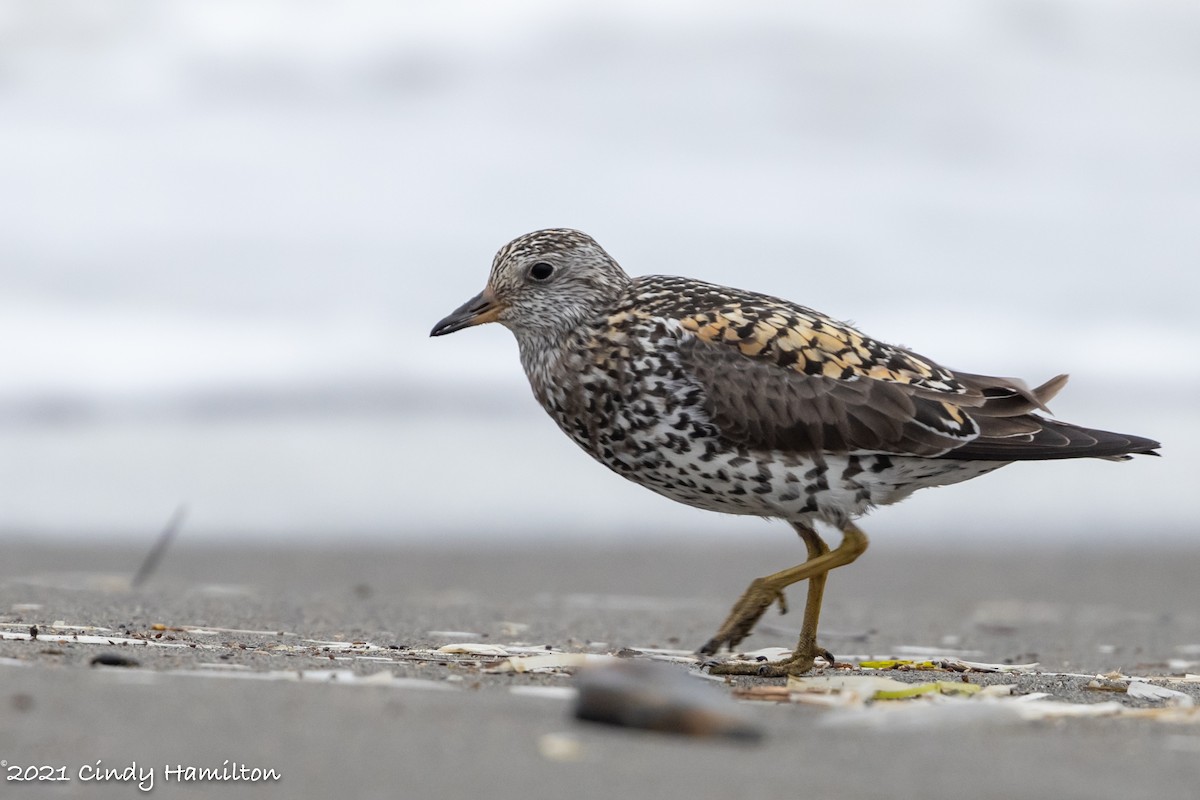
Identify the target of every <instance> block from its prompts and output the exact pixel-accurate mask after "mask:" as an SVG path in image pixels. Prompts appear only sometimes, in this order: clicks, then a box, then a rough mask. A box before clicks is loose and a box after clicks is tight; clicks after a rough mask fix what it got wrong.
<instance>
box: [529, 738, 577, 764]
mask: <svg viewBox="0 0 1200 800" xmlns="http://www.w3.org/2000/svg"><path fill="white" fill-rule="evenodd" d="M537 748H538V755H540V756H541V757H542V758H544V759H546V760H547V761H579V760H581V759H582V758H583V742H581V741H579V737H578V736H572V735H571V734H569V733H547V734H544V735H542V736H539V737H538V742H537Z"/></svg>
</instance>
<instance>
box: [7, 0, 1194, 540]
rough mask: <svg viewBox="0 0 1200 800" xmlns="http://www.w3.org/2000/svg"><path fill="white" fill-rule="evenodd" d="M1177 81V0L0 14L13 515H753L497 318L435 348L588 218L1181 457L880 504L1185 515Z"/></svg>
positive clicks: (956, 522) (628, 256) (1095, 520)
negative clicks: (490, 272)
mask: <svg viewBox="0 0 1200 800" xmlns="http://www.w3.org/2000/svg"><path fill="white" fill-rule="evenodd" d="M1197 85H1200V7H1197V6H1196V5H1195V4H1194V3H1185V2H1133V1H1132V0H1124V1H1121V0H1112V1H1111V2H1105V3H1079V2H1064V1H1055V2H1029V1H1028V0H994V1H992V2H967V3H963V2H950V1H949V0H927V2H920V3H911V4H904V6H903V8H901V7H899V6H894V5H893V4H888V3H861V2H860V3H838V4H830V5H827V6H821V5H811V4H805V5H803V6H793V5H792V4H786V3H766V2H764V3H751V4H742V5H739V6H738V9H737V10H736V11H733V10H731V7H728V6H727V5H725V4H719V3H713V2H701V3H689V4H686V5H685V4H682V3H660V4H655V5H653V6H652V7H651V6H647V5H645V4H637V3H632V2H619V3H606V4H583V5H574V4H572V5H569V6H564V5H562V4H557V3H551V2H547V1H545V0H543V1H542V2H536V1H535V0H524V1H523V2H514V3H506V4H503V5H498V4H488V3H482V2H468V1H467V0H460V1H459V2H442V3H419V2H383V1H382V0H379V1H377V2H367V1H365V0H360V1H359V2H343V3H337V4H334V3H331V2H315V1H314V2H306V3H299V4H298V3H283V2H271V3H241V2H238V3H234V2H195V3H193V2H178V3H172V4H160V3H153V2H140V3H137V2H135V3H108V2H84V3H57V2H47V3H23V2H0V186H2V187H3V191H0V219H2V220H3V223H2V225H3V232H2V234H0V487H3V488H2V490H0V530H2V531H6V532H9V533H15V534H22V533H33V534H37V535H52V534H58V535H65V534H72V535H133V534H135V533H139V534H140V533H141V532H143V531H146V530H152V529H153V528H155V527H156V526H157V525H158V524H160V522H161V520H164V519H165V518H166V516H167V515H168V514H169V513H170V511H171V509H172V508H173V507H174V506H175V505H176V504H177V503H179V502H188V503H189V504H190V507H191V509H192V517H191V522H190V523H189V530H191V531H193V533H194V534H195V535H199V534H204V535H210V536H215V535H236V536H243V535H246V536H257V535H280V536H283V535H286V536H297V535H299V536H330V535H346V536H351V535H376V536H392V537H397V538H404V537H416V536H443V537H451V536H466V535H493V534H495V535H509V536H512V535H519V534H539V535H540V534H546V533H557V534H561V535H574V536H592V535H614V532H616V535H620V534H621V533H622V532H624V534H626V535H633V533H634V532H636V533H638V534H641V533H642V532H652V533H661V534H663V535H666V534H670V533H671V532H677V533H695V532H696V531H699V530H706V531H724V530H729V529H731V526H732V527H736V526H739V525H742V526H746V528H747V530H750V529H757V528H755V526H756V525H760V523H757V522H756V521H753V520H750V521H746V520H740V521H739V520H732V519H724V518H720V517H717V516H715V515H705V514H702V513H700V512H696V511H692V510H690V509H686V508H682V507H677V506H674V505H673V504H670V503H667V502H666V501H665V500H661V499H659V498H657V497H655V496H653V495H651V494H649V493H647V492H644V491H642V490H639V489H637V487H634V486H632V485H628V484H626V483H624V482H623V481H621V480H620V479H619V478H616V477H615V476H611V475H608V474H607V473H605V472H604V471H603V470H602V468H600V467H598V466H596V465H594V464H592V463H590V461H588V459H586V458H585V457H584V456H583V455H582V454H580V453H579V452H577V451H576V450H575V448H574V447H573V445H571V444H570V443H569V442H568V441H566V440H565V439H564V438H563V437H561V436H560V434H558V432H557V431H556V430H555V429H554V428H553V425H551V424H550V423H549V421H548V420H546V419H544V418H543V417H542V415H541V412H540V410H538V409H537V408H536V407H535V405H534V404H533V402H532V400H531V399H530V398H529V393H528V389H527V388H525V386H524V385H523V377H522V375H521V374H520V369H519V366H518V364H517V361H516V356H515V347H514V346H513V344H512V342H511V341H510V337H509V336H508V334H507V333H506V332H505V331H503V330H500V329H486V330H478V331H470V332H466V333H462V334H459V335H457V336H454V337H451V338H449V339H439V340H436V341H431V340H429V339H427V338H426V336H427V333H428V330H429V327H430V326H431V325H432V323H433V322H434V321H435V320H436V319H438V318H439V317H440V316H442V315H443V314H444V313H445V312H447V311H449V310H450V309H451V308H453V307H454V306H456V305H457V304H458V303H459V302H460V301H461V300H463V299H465V298H466V297H467V296H469V295H471V294H473V293H474V292H476V291H477V290H478V289H479V288H480V287H481V286H482V283H483V280H484V278H485V277H486V272H487V268H488V266H489V263H490V259H491V255H492V253H493V252H494V251H495V249H496V248H497V247H499V245H501V244H503V243H504V241H506V240H507V239H509V238H511V237H513V236H515V235H517V234H519V233H522V232H525V231H527V230H532V229H535V228H539V227H546V226H551V225H570V226H574V227H579V228H582V229H584V230H587V231H589V232H590V233H592V234H594V235H595V236H596V237H597V238H598V239H599V240H600V241H601V242H602V243H603V244H605V245H606V246H607V247H608V249H609V250H610V251H611V252H612V253H613V254H614V255H615V256H616V257H617V258H618V259H619V260H621V261H622V263H624V264H625V266H626V268H627V269H628V270H629V271H630V272H632V273H635V274H636V273H647V272H674V273H686V274H689V275H692V276H694V277H699V278H704V279H707V280H712V281H715V282H720V283H729V284H735V285H741V286H745V287H748V288H755V289H758V290H761V291H767V292H770V293H773V294H778V295H781V296H785V297H789V298H792V299H795V300H797V301H799V302H803V303H806V304H809V305H813V306H815V307H817V308H820V309H822V310H824V311H826V312H828V313H831V314H833V315H835V316H839V317H843V318H853V319H854V320H855V321H856V322H858V323H859V325H860V326H861V327H863V328H864V329H865V330H866V331H867V332H868V333H871V334H872V335H875V336H877V337H879V338H884V339H890V340H893V341H898V342H902V343H905V344H907V345H909V346H912V347H914V348H915V349H917V350H918V351H921V352H925V353H927V354H929V355H930V356H931V357H934V358H936V359H938V360H940V361H942V362H943V363H946V364H948V365H951V366H959V367H962V368H965V369H969V370H972V371H982V372H993V373H996V374H1009V375H1012V374H1015V375H1022V376H1026V377H1028V378H1029V379H1031V380H1034V381H1038V380H1042V379H1044V378H1046V377H1049V376H1050V375H1052V374H1055V373H1056V372H1059V371H1063V370H1068V371H1071V372H1072V373H1073V375H1074V379H1073V381H1072V384H1071V386H1070V387H1069V388H1068V389H1067V391H1066V393H1065V394H1064V395H1063V396H1062V397H1061V398H1060V399H1059V400H1058V401H1057V402H1056V405H1055V410H1056V411H1057V412H1058V413H1060V414H1061V415H1062V416H1063V417H1064V418H1067V419H1073V420H1077V421H1080V422H1083V423H1087V424H1094V425H1097V426H1100V427H1108V428H1112V429H1118V430H1129V431H1131V432H1135V433H1142V434H1147V435H1152V436H1158V437H1160V438H1162V439H1163V440H1164V441H1166V443H1167V445H1168V448H1167V450H1166V451H1165V452H1166V453H1167V457H1166V458H1164V459H1162V460H1161V461H1150V460H1147V459H1140V460H1139V461H1138V462H1137V463H1134V464H1124V465H1113V464H1107V463H1100V464H1062V465H1058V464H1056V465H1039V466H1027V467H1021V468H1013V469H1009V470H1004V471H1002V472H1001V473H999V474H997V475H995V476H990V477H989V478H987V479H985V480H980V481H977V482H974V483H972V484H969V485H966V486H961V487H956V488H954V489H953V490H948V491H945V492H937V493H925V494H924V495H921V496H919V497H918V498H917V499H914V500H913V501H911V502H910V503H909V504H906V505H904V506H902V507H900V508H898V509H895V510H889V511H888V512H886V514H883V515H880V519H879V520H878V521H875V520H872V522H873V523H875V525H876V526H886V528H888V529H891V530H898V531H899V530H902V531H904V533H905V535H915V534H916V533H918V532H925V533H926V534H928V535H933V534H937V532H941V533H940V534H938V535H950V534H953V533H954V532H956V531H957V530H959V529H960V528H961V526H963V525H964V524H966V525H967V526H968V527H970V528H973V529H979V528H981V527H988V526H991V527H993V528H995V529H997V530H1005V531H1006V532H1008V533H1012V534H1016V533H1020V534H1022V535H1023V536H1026V537H1034V538H1037V537H1044V536H1064V535H1075V536H1082V535H1092V534H1091V533H1090V532H1091V531H1094V530H1097V529H1099V530H1102V531H1103V535H1104V536H1116V537H1121V536H1132V537H1141V536H1148V535H1155V536H1157V535H1161V534H1162V532H1169V531H1183V532H1184V535H1186V534H1187V533H1188V532H1190V531H1191V530H1193V529H1194V520H1195V519H1196V511H1197V503H1196V501H1195V499H1194V498H1195V495H1194V493H1193V492H1192V491H1191V488H1190V487H1191V486H1192V484H1193V483H1194V481H1195V479H1196V478H1197V477H1200V476H1198V474H1197V470H1196V469H1195V468H1194V467H1191V466H1189V465H1188V463H1187V462H1186V454H1187V453H1189V452H1192V451H1194V450H1195V449H1197V448H1200V424H1198V423H1197V419H1196V414H1195V411H1194V408H1195V400H1194V398H1195V396H1196V390H1197V389H1200V379H1198V378H1197V377H1196V373H1195V370H1193V369H1192V368H1191V364H1192V363H1193V362H1194V360H1195V356H1194V353H1196V352H1197V351H1198V350H1200V321H1198V320H1197V317H1196V315H1195V312H1194V306H1195V300H1196V296H1197V293H1198V290H1200V279H1198V278H1197V277H1196V270H1195V265H1196V263H1197V255H1198V254H1200V226H1197V225H1196V224H1195V220H1196V219H1197V216H1198V212H1200V149H1198V148H1197V145H1196V142H1197V141H1200V102H1198V101H1197V94H1196V91H1195V87H1196V86H1197ZM1172 456H1174V457H1172ZM1072 532H1073V533H1072Z"/></svg>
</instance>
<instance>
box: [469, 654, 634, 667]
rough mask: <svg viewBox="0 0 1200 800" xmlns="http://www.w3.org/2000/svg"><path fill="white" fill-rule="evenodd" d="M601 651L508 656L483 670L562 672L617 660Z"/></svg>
mask: <svg viewBox="0 0 1200 800" xmlns="http://www.w3.org/2000/svg"><path fill="white" fill-rule="evenodd" d="M618 660H621V659H618V658H617V657H616V656H610V655H604V654H602V653H557V652H556V653H546V654H545V655H532V656H509V657H508V658H506V659H504V660H503V661H501V662H500V663H498V664H496V665H494V666H492V667H491V668H489V669H486V670H484V672H564V671H566V670H574V669H577V668H579V667H585V666H588V665H592V666H596V665H598V664H603V663H606V662H609V661H618Z"/></svg>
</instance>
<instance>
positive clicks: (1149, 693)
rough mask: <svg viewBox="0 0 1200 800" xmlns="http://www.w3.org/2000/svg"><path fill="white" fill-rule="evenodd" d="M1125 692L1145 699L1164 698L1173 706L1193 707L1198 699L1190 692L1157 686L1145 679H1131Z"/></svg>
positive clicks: (1156, 699) (1163, 699)
mask: <svg viewBox="0 0 1200 800" xmlns="http://www.w3.org/2000/svg"><path fill="white" fill-rule="evenodd" d="M1125 693H1126V694H1128V695H1129V696H1130V697H1137V698H1141V699H1143V700H1155V701H1158V700H1162V701H1165V702H1166V704H1167V705H1168V706H1171V707H1173V708H1191V707H1192V706H1194V705H1196V700H1195V699H1194V698H1193V697H1192V696H1191V695H1190V694H1185V693H1184V692H1181V691H1178V690H1176V689H1168V688H1167V687H1165V686H1155V685H1154V684H1152V683H1146V682H1144V681H1136V680H1135V681H1130V682H1129V687H1128V688H1127V689H1126V690H1125Z"/></svg>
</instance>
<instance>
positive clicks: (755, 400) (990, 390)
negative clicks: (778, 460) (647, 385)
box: [678, 296, 1159, 461]
mask: <svg viewBox="0 0 1200 800" xmlns="http://www.w3.org/2000/svg"><path fill="white" fill-rule="evenodd" d="M754 299H755V301H756V302H753V303H748V302H731V303H729V304H726V305H724V306H721V307H719V308H716V309H713V310H710V311H707V312H703V313H698V314H692V315H689V316H686V317H683V318H682V319H679V320H678V323H679V324H680V326H681V327H682V328H683V331H682V335H681V337H680V339H679V342H678V352H679V357H680V360H681V362H682V364H683V365H684V368H685V369H686V370H687V371H688V372H689V373H690V374H691V376H692V377H693V379H694V380H695V381H696V382H697V383H698V384H699V385H700V386H701V387H702V389H703V390H704V393H705V407H706V411H707V412H708V414H709V417H710V418H711V419H712V421H713V423H714V424H715V425H716V426H717V428H718V429H719V430H720V431H721V433H722V435H723V436H724V437H725V438H727V439H729V440H730V441H732V442H734V443H736V444H738V445H742V446H745V447H749V448H756V449H770V450H782V451H785V452H790V453H795V454H798V455H808V456H811V457H815V458H818V459H819V458H821V457H822V456H823V454H826V453H854V452H858V453H861V452H874V453H887V454H895V455H909V456H921V457H932V458H938V457H943V458H964V459H978V460H1001V461H1015V460H1024V459H1050V458H1075V457H1080V456H1097V457H1101V458H1119V457H1122V456H1124V455H1126V454H1128V453H1151V452H1153V450H1154V448H1157V447H1158V446H1159V445H1158V443H1157V442H1154V441H1151V440H1149V439H1144V438H1141V437H1136V436H1128V435H1123V434H1112V433H1108V432H1105V431H1093V430H1090V429H1087V428H1082V427H1079V426H1075V425H1070V424H1067V423H1062V422H1057V421H1054V420H1048V419H1046V418H1044V417H1041V416H1038V415H1037V414H1036V413H1034V412H1036V411H1039V410H1040V411H1047V410H1048V409H1047V408H1046V403H1047V402H1048V401H1049V400H1050V399H1051V398H1052V397H1054V395H1055V394H1057V393H1058V392H1059V391H1060V390H1061V389H1062V387H1063V386H1064V385H1065V384H1066V382H1067V376H1066V375H1059V376H1057V377H1055V378H1052V379H1051V380H1049V381H1047V382H1046V383H1044V384H1042V385H1041V386H1038V387H1036V388H1034V389H1030V388H1028V387H1027V386H1026V385H1025V384H1024V383H1023V382H1022V381H1020V380H1017V379H1014V378H999V377H991V376H986V375H976V374H973V373H966V372H954V371H952V370H949V369H947V368H945V367H942V366H940V365H938V364H936V363H934V362H933V361H930V360H929V359H927V358H925V357H923V356H920V355H918V354H916V353H913V352H911V351H909V350H906V349H904V348H901V347H896V346H893V345H888V344H884V343H882V342H878V341H876V340H874V339H871V338H869V337H867V336H864V335H863V334H861V333H860V332H858V331H857V330H855V329H854V328H852V327H850V326H848V325H845V324H844V323H840V322H837V321H835V320H833V319H831V318H829V317H826V316H824V315H822V314H819V313H818V312H815V311H812V310H811V309H807V308H804V307H801V306H795V305H792V304H790V303H785V302H784V301H780V300H775V299H774V298H766V297H757V296H755V298H754Z"/></svg>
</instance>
